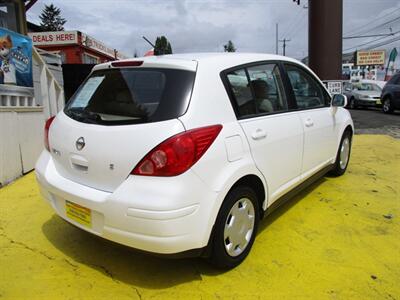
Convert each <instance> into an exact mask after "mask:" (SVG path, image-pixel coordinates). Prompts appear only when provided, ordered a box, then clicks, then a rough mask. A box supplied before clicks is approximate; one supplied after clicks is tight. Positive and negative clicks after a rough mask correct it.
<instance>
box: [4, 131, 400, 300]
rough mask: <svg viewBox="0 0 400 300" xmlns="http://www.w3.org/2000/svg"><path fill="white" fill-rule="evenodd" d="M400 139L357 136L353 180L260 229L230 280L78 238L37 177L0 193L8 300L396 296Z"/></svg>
mask: <svg viewBox="0 0 400 300" xmlns="http://www.w3.org/2000/svg"><path fill="white" fill-rule="evenodd" d="M399 174H400V140H396V139H394V138H391V137H388V136H376V135H374V136H373V135H357V136H355V138H354V145H353V151H352V156H351V160H350V165H349V169H348V172H347V174H345V175H344V176H342V177H340V178H329V177H325V178H323V179H321V180H319V181H318V182H317V183H316V184H314V185H313V186H311V187H310V188H308V189H307V190H305V191H304V192H302V193H301V194H300V195H298V196H296V197H295V198H294V199H292V201H291V202H290V203H289V205H286V206H284V207H283V208H281V209H279V210H278V211H276V212H275V213H273V214H272V215H271V216H270V217H268V218H267V219H265V220H263V221H262V222H261V228H260V230H259V234H258V236H257V239H256V242H255V244H254V246H253V249H252V251H251V253H250V255H249V256H248V258H247V259H246V260H245V262H244V263H243V264H241V265H240V266H239V267H237V268H236V269H234V270H231V271H229V272H225V273H223V272H221V271H218V270H215V269H213V268H212V267H210V266H209V265H207V264H206V263H205V262H204V261H202V260H201V259H185V260H166V259H160V258H155V257H152V256H149V255H145V254H141V253H137V252H136V251H134V250H131V249H129V248H127V247H124V246H120V245H117V244H114V243H111V242H108V241H105V240H103V239H100V238H97V237H95V236H92V235H90V234H89V233H86V232H84V231H81V230H79V229H77V228H75V227H73V226H71V225H69V224H68V223H66V222H65V221H63V220H62V219H61V218H59V217H58V216H56V215H54V213H53V211H52V209H51V208H50V207H49V206H48V205H47V203H45V201H43V200H42V199H41V197H40V195H39V193H38V188H37V185H36V182H35V177H34V173H33V172H32V173H30V174H28V175H26V176H24V177H23V178H21V179H19V180H17V181H16V182H14V183H12V184H10V185H8V186H6V187H4V188H2V189H0V298H1V299H150V298H151V299H215V298H222V299H232V298H233V299H399V298H400V284H399V279H400V254H399V253H400V196H399V195H400V176H399Z"/></svg>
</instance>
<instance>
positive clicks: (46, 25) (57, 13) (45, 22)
mask: <svg viewBox="0 0 400 300" xmlns="http://www.w3.org/2000/svg"><path fill="white" fill-rule="evenodd" d="M39 18H40V20H41V22H40V27H42V28H43V30H45V31H63V30H64V24H65V23H66V22H67V20H65V19H64V18H62V17H61V9H59V8H57V7H55V6H54V5H53V4H50V5H45V6H44V9H43V11H42V13H41V14H40V16H39Z"/></svg>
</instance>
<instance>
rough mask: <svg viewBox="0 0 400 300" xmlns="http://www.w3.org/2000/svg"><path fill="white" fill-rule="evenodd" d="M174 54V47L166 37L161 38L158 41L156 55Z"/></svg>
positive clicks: (155, 49) (155, 48)
mask: <svg viewBox="0 0 400 300" xmlns="http://www.w3.org/2000/svg"><path fill="white" fill-rule="evenodd" d="M164 54H172V47H171V44H170V43H169V41H168V40H167V38H166V37H165V36H159V37H157V39H156V44H155V47H154V55H164Z"/></svg>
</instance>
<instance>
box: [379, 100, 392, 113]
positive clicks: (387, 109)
mask: <svg viewBox="0 0 400 300" xmlns="http://www.w3.org/2000/svg"><path fill="white" fill-rule="evenodd" d="M382 111H383V112H384V113H385V114H390V113H392V112H393V106H392V101H390V98H386V99H385V100H383V105H382Z"/></svg>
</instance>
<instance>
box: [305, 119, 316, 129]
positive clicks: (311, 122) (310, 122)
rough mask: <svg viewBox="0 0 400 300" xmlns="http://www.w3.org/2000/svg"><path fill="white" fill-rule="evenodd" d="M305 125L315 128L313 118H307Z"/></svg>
mask: <svg viewBox="0 0 400 300" xmlns="http://www.w3.org/2000/svg"><path fill="white" fill-rule="evenodd" d="M304 125H306V127H311V126H314V122H313V120H312V119H311V118H307V119H306V121H305V122H304Z"/></svg>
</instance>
